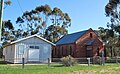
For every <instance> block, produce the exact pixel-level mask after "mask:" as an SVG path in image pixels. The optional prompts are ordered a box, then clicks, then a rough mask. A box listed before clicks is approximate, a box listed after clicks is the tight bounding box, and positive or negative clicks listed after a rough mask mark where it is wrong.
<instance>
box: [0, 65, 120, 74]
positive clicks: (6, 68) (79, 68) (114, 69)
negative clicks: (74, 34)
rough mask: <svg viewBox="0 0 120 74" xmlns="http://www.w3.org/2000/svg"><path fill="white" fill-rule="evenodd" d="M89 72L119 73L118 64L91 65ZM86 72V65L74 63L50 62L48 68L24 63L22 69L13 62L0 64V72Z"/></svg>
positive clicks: (56, 73)
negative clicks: (66, 64)
mask: <svg viewBox="0 0 120 74" xmlns="http://www.w3.org/2000/svg"><path fill="white" fill-rule="evenodd" d="M89 71H90V72H89V74H119V73H120V64H106V65H105V66H101V65H91V66H90V70H89ZM80 73H82V74H86V73H88V66H87V65H83V64H80V65H76V66H72V67H64V66H62V65H61V64H52V65H51V67H50V68H48V65H47V64H36V65H28V64H27V65H26V64H25V67H24V70H22V66H21V65H20V64H19V65H13V64H6V65H5V64H2V65H0V74H80Z"/></svg>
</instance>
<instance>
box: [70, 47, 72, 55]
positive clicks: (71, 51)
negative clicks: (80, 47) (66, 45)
mask: <svg viewBox="0 0 120 74" xmlns="http://www.w3.org/2000/svg"><path fill="white" fill-rule="evenodd" d="M70 55H72V46H70Z"/></svg>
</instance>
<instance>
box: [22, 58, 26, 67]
mask: <svg viewBox="0 0 120 74" xmlns="http://www.w3.org/2000/svg"><path fill="white" fill-rule="evenodd" d="M24 63H25V62H24V58H22V69H24Z"/></svg>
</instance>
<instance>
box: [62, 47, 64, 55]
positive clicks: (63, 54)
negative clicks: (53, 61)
mask: <svg viewBox="0 0 120 74" xmlns="http://www.w3.org/2000/svg"><path fill="white" fill-rule="evenodd" d="M63 52H64V51H63V47H62V49H61V53H62V54H61V55H62V56H63V55H64V54H63Z"/></svg>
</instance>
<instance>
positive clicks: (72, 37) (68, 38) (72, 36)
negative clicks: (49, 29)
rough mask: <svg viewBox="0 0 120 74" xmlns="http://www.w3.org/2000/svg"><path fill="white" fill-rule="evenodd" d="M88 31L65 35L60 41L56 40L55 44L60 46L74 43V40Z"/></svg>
mask: <svg viewBox="0 0 120 74" xmlns="http://www.w3.org/2000/svg"><path fill="white" fill-rule="evenodd" d="M87 31H88V30H84V31H80V32H76V33H72V34H67V35H65V36H63V37H62V38H61V39H60V40H58V41H57V42H56V43H55V44H56V45H61V44H69V43H74V42H75V41H76V40H78V39H79V38H80V37H81V36H82V35H84V34H85V33H86V32H87Z"/></svg>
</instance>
